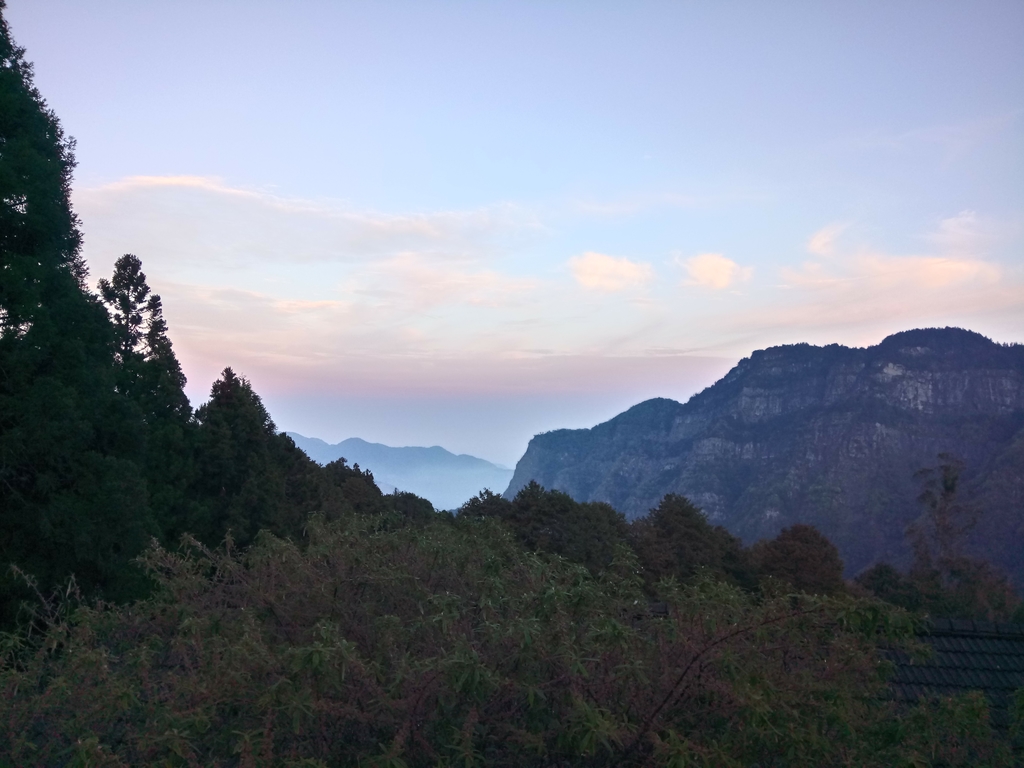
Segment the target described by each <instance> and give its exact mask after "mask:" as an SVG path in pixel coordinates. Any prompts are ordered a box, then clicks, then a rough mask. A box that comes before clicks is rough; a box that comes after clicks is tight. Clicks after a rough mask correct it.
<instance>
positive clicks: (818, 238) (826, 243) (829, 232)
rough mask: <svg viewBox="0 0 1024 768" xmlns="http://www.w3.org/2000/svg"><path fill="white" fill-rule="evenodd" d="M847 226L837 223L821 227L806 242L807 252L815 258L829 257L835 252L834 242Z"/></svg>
mask: <svg viewBox="0 0 1024 768" xmlns="http://www.w3.org/2000/svg"><path fill="white" fill-rule="evenodd" d="M848 226H849V224H846V223H843V222H837V223H834V224H829V225H828V226H826V227H822V228H821V229H819V230H818V231H817V232H815V233H814V234H813V235H811V237H810V239H809V240H808V241H807V250H808V252H809V253H813V254H815V255H817V256H831V255H832V254H833V253H834V252H835V247H836V240H837V239H838V238H839V236H840V235H841V234H842V233H843V232H844V231H845V230H846V228H847V227H848Z"/></svg>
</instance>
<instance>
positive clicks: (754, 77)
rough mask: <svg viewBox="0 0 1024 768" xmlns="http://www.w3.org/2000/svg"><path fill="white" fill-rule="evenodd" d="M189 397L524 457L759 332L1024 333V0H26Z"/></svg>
mask: <svg viewBox="0 0 1024 768" xmlns="http://www.w3.org/2000/svg"><path fill="white" fill-rule="evenodd" d="M7 18H8V20H9V22H10V24H11V27H12V30H13V32H14V35H15V38H16V39H17V40H18V41H19V43H20V44H21V45H23V46H25V47H27V48H28V56H29V58H30V59H31V60H33V61H35V62H36V78H37V84H38V86H39V88H40V90H41V91H42V92H43V94H44V96H45V97H46V98H47V100H48V101H49V103H50V105H51V106H52V107H53V108H54V110H55V111H56V112H57V114H58V115H59V116H60V118H61V120H62V122H63V124H64V126H65V128H66V130H67V131H68V132H69V133H70V134H72V135H73V136H75V137H76V138H77V139H78V142H79V145H78V159H79V169H78V172H77V177H76V179H77V180H76V188H75V203H76V206H77V209H78V211H79V213H80V214H81V216H82V219H83V222H84V230H85V235H86V256H87V258H88V260H89V262H90V264H91V265H92V267H93V274H94V277H97V278H98V277H100V276H102V275H104V274H106V273H107V272H108V271H109V269H110V266H111V264H112V263H113V261H114V259H115V258H116V257H117V256H118V255H119V254H120V253H123V252H125V251H131V252H134V253H136V254H138V255H139V256H140V257H141V258H142V259H143V263H144V265H145V269H146V271H147V273H148V274H149V276H150V282H151V284H153V286H154V288H155V289H156V290H157V291H159V292H160V293H162V294H163V296H164V299H165V304H166V305H167V314H168V317H169V320H170V323H171V332H172V338H173V340H174V341H175V344H176V348H177V350H178V352H179V355H180V357H181V358H182V360H183V362H184V365H185V369H186V373H187V374H188V376H189V378H190V392H191V393H192V395H193V396H194V397H197V398H201V397H202V396H203V394H204V393H205V392H206V391H207V390H208V387H209V384H210V381H211V380H212V378H213V377H214V376H215V375H216V373H217V371H218V370H219V369H220V368H221V367H223V366H224V365H227V364H231V365H233V366H234V367H235V368H236V369H238V370H240V371H242V372H244V373H246V374H248V375H249V376H250V377H251V378H252V379H253V382H254V384H255V385H256V388H257V390H258V391H259V392H261V393H262V394H263V395H264V397H265V399H266V400H267V402H268V404H269V405H270V407H271V411H272V413H273V414H274V416H275V418H276V420H277V422H278V424H279V426H280V427H282V428H285V429H290V430H295V431H298V432H302V433H304V434H309V435H314V436H317V437H322V438H325V439H328V440H339V439H342V438H345V437H349V436H353V435H357V436H360V437H364V438H366V439H370V440H379V441H382V442H389V443H391V444H403V443H405V444H410V443H414V444H430V443H440V444H442V445H444V446H445V447H447V448H449V449H451V450H456V451H466V452H470V453H476V454H477V455H481V456H483V457H484V458H489V459H492V460H496V461H500V462H504V463H506V464H512V463H514V462H515V460H516V459H517V458H518V456H519V455H520V454H521V452H522V450H523V449H524V448H525V445H526V441H527V440H528V439H529V436H530V435H532V434H533V433H534V432H536V431H539V430H543V429H553V428H557V427H561V426H584V425H590V424H593V423H595V422H597V421H599V420H601V419H604V418H607V417H609V416H611V415H613V414H614V413H615V412H616V411H617V410H619V409H621V408H623V407H626V406H628V405H630V404H632V403H633V402H636V401H637V400H639V399H642V398H644V397H650V396H654V395H658V394H661V395H665V396H669V397H675V398H679V399H685V397H686V396H688V395H689V394H690V393H692V392H693V391H695V390H696V389H699V388H701V387H703V386H705V385H707V384H709V383H711V382H712V381H713V380H714V379H715V378H716V377H717V376H718V375H720V374H721V373H722V372H723V371H724V370H725V369H727V368H728V367H729V365H731V364H732V363H734V362H735V361H736V360H737V359H738V358H739V357H741V356H744V355H747V354H749V353H750V352H751V351H752V350H754V349H757V348H761V347H764V346H770V345H773V344H780V343H791V342H796V341H810V342H813V343H829V342H833V341H835V342H840V343H846V344H855V345H863V344H870V343H875V342H877V341H879V340H880V339H881V338H882V337H884V336H885V335H887V334H888V333H892V332H895V331H899V330H905V329H907V328H911V327H918V326H924V325H946V324H953V325H960V326H964V327H969V328H973V329H975V330H978V331H980V332H982V333H985V334H986V335H989V336H992V337H993V338H996V339H997V340H1000V341H1024V3H1021V2H1019V0H1015V1H1013V2H970V3H967V2H957V3H942V2H875V3H856V2H843V3H809V2H808V3H774V4H770V3H724V2H723V3H719V2H715V3H712V2H704V3H683V2H678V3H644V2H629V3H618V4H612V3H597V2H561V3H528V2H521V3H498V2H477V3H469V2H465V3H455V2H450V3H439V2H416V3H398V2H392V3H340V2H321V3H315V2H304V3H285V2H262V3H261V2H244V3H243V2H216V1H215V0H214V1H213V2H211V1H209V0H208V1H207V2H201V3H200V2H182V1H180V0H179V1H177V2H174V3H157V2H139V1H138V0H136V1H135V2H114V1H112V0H104V1H103V2H99V1H98V0H97V1H95V2H90V1H89V0H74V2H70V1H69V2H56V1H52V0H8V10H7Z"/></svg>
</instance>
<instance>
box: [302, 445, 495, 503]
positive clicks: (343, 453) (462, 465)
mask: <svg viewBox="0 0 1024 768" xmlns="http://www.w3.org/2000/svg"><path fill="white" fill-rule="evenodd" d="M288 436H289V437H290V438H291V439H292V440H294V441H295V444H296V445H297V446H299V448H301V449H302V450H303V451H305V452H306V455H308V456H309V457H310V458H311V459H313V460H314V461H317V462H319V463H321V464H327V463H329V462H331V461H334V460H335V459H340V458H345V459H346V460H347V461H348V463H349V464H358V465H359V466H360V468H361V469H368V470H370V471H371V472H372V473H373V478H374V480H375V481H376V482H377V485H379V486H380V488H381V490H383V491H384V492H385V493H388V492H390V491H392V490H394V489H395V488H397V489H399V490H401V491H411V492H412V493H415V494H416V495H417V496H422V497H423V498H425V499H428V500H429V501H430V503H431V504H433V505H434V507H435V508H437V509H456V508H458V507H460V506H461V505H462V504H463V503H464V502H466V501H468V500H469V499H470V498H471V497H473V496H475V495H476V494H478V493H479V492H480V491H481V490H483V489H484V488H489V489H491V490H493V491H495V492H498V491H500V490H501V489H502V488H504V487H505V486H507V485H508V482H509V480H510V479H511V477H512V470H511V469H508V468H506V467H501V466H498V465H497V464H492V463H491V462H489V461H485V460H484V459H478V458H477V457H475V456H469V455H467V454H458V455H456V454H454V453H451V452H450V451H446V450H445V449H444V448H442V447H440V446H438V445H435V446H433V447H431V448H415V447H409V448H392V447H391V446H387V445H382V444H381V443H368V442H367V441H365V440H360V439H359V438H358V437H350V438H349V439H348V440H342V441H341V442H340V443H335V444H334V445H331V444H330V443H326V442H324V441H323V440H320V439H318V438H315V437H305V436H303V435H300V434H298V433H297V432H289V433H288Z"/></svg>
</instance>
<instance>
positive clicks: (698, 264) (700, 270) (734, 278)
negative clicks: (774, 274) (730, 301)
mask: <svg viewBox="0 0 1024 768" xmlns="http://www.w3.org/2000/svg"><path fill="white" fill-rule="evenodd" d="M683 267H684V268H685V269H686V273H687V274H688V275H689V280H687V281H686V282H685V283H684V284H686V285H699V286H702V287H704V288H712V289H714V290H716V291H720V290H722V289H724V288H728V287H729V286H731V285H735V284H736V283H738V282H743V281H745V280H749V279H750V278H751V276H752V275H753V274H754V268H753V267H741V266H740V265H739V264H737V263H736V262H735V261H733V260H732V259H727V258H726V257H725V256H723V255H722V254H720V253H702V254H700V255H698V256H693V257H692V258H689V259H687V260H686V261H685V262H683Z"/></svg>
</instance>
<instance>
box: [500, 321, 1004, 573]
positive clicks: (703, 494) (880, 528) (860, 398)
mask: <svg viewBox="0 0 1024 768" xmlns="http://www.w3.org/2000/svg"><path fill="white" fill-rule="evenodd" d="M939 453H951V454H954V455H956V456H958V457H960V458H961V459H963V460H964V461H965V462H966V470H965V476H964V478H963V483H962V489H963V490H962V494H961V495H962V497H963V498H966V499H967V500H969V501H972V502H974V503H976V504H977V506H978V507H979V508H980V509H981V510H982V515H981V518H980V521H979V523H978V525H977V527H976V528H975V530H974V532H973V534H972V539H971V541H970V542H969V550H970V551H971V553H973V554H976V555H980V556H982V557H985V558H986V559H989V560H991V561H992V562H994V563H996V564H998V565H999V566H1001V567H1002V568H1004V569H1005V570H1007V572H1009V573H1010V574H1011V576H1012V578H1013V579H1014V581H1015V582H1016V583H1017V584H1018V585H1020V584H1024V345H1019V344H1016V345H1000V344H996V343H994V342H992V341H990V340H988V339H986V338H985V337H984V336H981V335H979V334H977V333H973V332H970V331H965V330H961V329H957V328H945V329H927V330H914V331H906V332H904V333H898V334H895V335H893V336H890V337H888V338H886V339H885V340H884V341H882V342H881V343H880V344H878V345H876V346H873V347H868V348H866V349H851V348H848V347H843V346H840V345H838V344H832V345H829V346H827V347H813V346H810V345H808V344H796V345H791V346H782V347H772V348H770V349H766V350H760V351H757V352H754V353H753V354H752V355H751V356H750V357H749V358H747V359H744V360H741V361H740V362H739V364H737V365H736V367H735V368H733V369H732V371H730V372H729V373H728V374H726V376H725V377H723V378H722V379H721V380H720V381H719V382H717V383H716V384H714V385H713V386H711V387H709V388H707V389H705V390H704V391H703V392H701V393H699V394H697V395H695V396H694V397H692V398H691V399H690V400H689V401H688V402H687V403H686V404H685V405H684V404H681V403H678V402H675V401H673V400H666V399H655V400H648V401H646V402H643V403H640V404H639V405H636V406H634V407H633V408H630V409H629V410H628V411H626V412H625V413H622V414H620V415H618V416H616V417H615V418H613V419H611V420H610V421H608V422H605V423H604V424H599V425H598V426H596V427H594V428H593V429H577V430H565V429H563V430H557V431H554V432H548V433H545V434H541V435H537V436H536V437H534V438H533V440H531V441H530V445H529V447H528V448H527V451H526V453H525V455H524V456H523V458H522V459H520V461H519V463H518V464H517V465H516V469H515V475H514V476H513V478H512V482H511V483H510V484H509V487H508V489H507V490H506V492H505V495H506V496H507V497H511V496H513V495H514V494H515V493H516V492H517V491H518V490H519V489H520V488H522V487H523V486H524V485H526V484H527V483H528V482H529V481H530V480H536V481H537V482H538V483H540V484H541V485H543V486H545V487H547V488H554V489H558V490H562V491H565V492H566V493H568V494H569V495H571V496H572V497H573V498H575V499H577V500H579V501H605V502H608V503H610V504H611V505H612V506H614V507H615V508H617V509H619V510H620V511H621V512H623V513H625V514H626V515H627V517H630V518H635V517H638V516H641V515H644V514H646V512H647V511H648V510H649V509H650V508H651V507H653V506H655V505H656V504H657V503H658V500H659V499H661V498H662V497H663V496H664V495H665V494H666V493H680V494H683V495H685V496H688V497H689V498H690V499H692V500H693V501H694V502H695V503H696V504H698V505H699V506H700V507H702V508H703V509H704V511H705V513H706V514H707V515H708V517H709V518H710V519H711V520H713V521H714V522H715V523H719V524H722V525H724V526H725V527H726V528H728V529H729V530H730V531H732V532H733V533H735V534H737V535H739V536H740V537H742V538H743V539H744V540H745V541H747V542H751V541H754V540H756V539H759V538H763V537H767V536H774V535H775V534H777V533H778V532H779V530H780V529H782V528H784V527H786V526H789V525H792V524H794V523H810V524H812V525H814V526H816V527H817V528H818V529H819V530H821V531H822V533H824V534H825V535H826V536H828V537H829V538H830V539H831V540H832V541H833V542H834V543H835V544H836V545H837V546H838V547H839V550H840V552H841V553H842V556H843V559H844V561H845V563H846V567H847V572H848V573H850V574H852V573H856V572H858V571H860V570H862V569H863V568H865V567H866V566H869V565H871V564H872V563H874V562H876V561H878V560H889V561H891V562H893V563H895V564H897V565H899V564H904V563H906V562H907V560H908V557H909V549H908V545H907V542H906V539H905V536H904V531H905V529H906V527H907V525H908V524H910V523H911V522H912V521H913V520H915V519H916V518H917V517H918V516H919V515H920V514H921V513H922V511H923V510H922V509H921V506H920V504H918V503H917V500H916V499H917V496H918V494H919V493H920V485H919V481H918V480H915V479H914V473H915V472H916V471H917V470H919V469H921V468H923V467H928V466H934V465H935V464H936V463H937V459H936V457H937V455H938V454H939Z"/></svg>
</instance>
